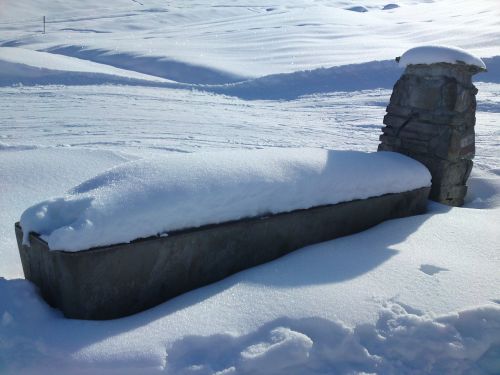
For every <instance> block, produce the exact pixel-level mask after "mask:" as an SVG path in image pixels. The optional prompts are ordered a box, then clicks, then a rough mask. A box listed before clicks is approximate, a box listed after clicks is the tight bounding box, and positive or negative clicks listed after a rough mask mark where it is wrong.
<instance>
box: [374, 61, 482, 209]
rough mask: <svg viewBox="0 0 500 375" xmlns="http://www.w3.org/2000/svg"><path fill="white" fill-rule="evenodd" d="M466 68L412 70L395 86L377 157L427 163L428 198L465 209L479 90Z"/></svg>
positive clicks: (472, 70)
mask: <svg viewBox="0 0 500 375" xmlns="http://www.w3.org/2000/svg"><path fill="white" fill-rule="evenodd" d="M480 71H481V68H479V67H477V66H472V65H466V64H450V63H434V64H429V65H424V64H418V65H408V66H407V67H406V70H405V72H404V74H403V75H402V76H401V78H400V79H399V80H398V81H397V82H396V84H395V86H394V89H393V92H392V95H391V100H390V104H389V105H388V106H387V114H386V115H385V117H384V124H385V125H386V126H385V127H384V128H383V129H382V132H383V134H381V135H380V141H381V143H380V145H379V147H378V149H379V151H395V152H399V153H402V154H405V155H408V156H410V157H412V158H414V159H416V160H418V161H420V162H421V163H423V164H424V165H425V166H427V168H428V169H429V171H430V172H431V174H432V189H431V195H430V198H431V199H433V200H436V201H438V202H441V203H444V204H447V205H452V206H461V205H462V204H463V203H464V197H465V194H466V193H467V187H466V182H467V179H468V177H469V174H470V172H471V169H472V159H473V158H474V154H475V141H474V140H475V135H474V125H475V123H476V116H475V113H476V94H477V89H476V87H475V86H474V85H473V84H472V76H473V75H474V74H476V73H478V72H480Z"/></svg>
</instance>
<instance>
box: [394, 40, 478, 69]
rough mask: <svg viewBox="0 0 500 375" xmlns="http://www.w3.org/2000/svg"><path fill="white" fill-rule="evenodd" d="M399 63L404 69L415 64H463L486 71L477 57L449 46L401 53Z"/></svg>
mask: <svg viewBox="0 0 500 375" xmlns="http://www.w3.org/2000/svg"><path fill="white" fill-rule="evenodd" d="M399 63H400V64H401V66H404V67H407V66H408V65H417V64H426V65H429V64H435V63H450V64H457V63H463V64H467V65H473V66H477V67H478V68H480V69H484V70H486V65H485V64H484V62H483V60H481V59H480V58H479V57H477V56H475V55H473V54H471V53H469V52H467V51H465V50H463V49H461V48H457V47H450V46H420V47H415V48H412V49H410V50H408V51H406V52H405V53H403V55H402V56H401V59H400V60H399Z"/></svg>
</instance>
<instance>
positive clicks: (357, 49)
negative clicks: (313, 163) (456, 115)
mask: <svg viewBox="0 0 500 375" xmlns="http://www.w3.org/2000/svg"><path fill="white" fill-rule="evenodd" d="M105 4H106V3H103V2H101V1H97V0H87V1H76V0H69V1H68V0H66V1H63V0H59V1H56V0H54V1H33V0H18V1H11V2H0V276H1V278H0V373H1V374H4V373H6V374H39V373H42V374H54V373H61V374H66V373H68V374H100V373H105V374H108V373H113V374H150V373H151V374H156V373H162V372H163V373H167V374H214V373H218V374H260V373H262V374H358V373H377V374H423V373H431V374H461V373H464V374H498V373H500V229H499V228H500V177H499V176H500V154H499V151H498V148H499V146H500V130H499V124H500V8H499V7H498V2H497V1H496V0H490V1H488V0H481V1H472V0H470V1H466V0H458V1H452V0H441V1H431V0H421V1H419V0H404V1H403V0H402V1H398V2H394V3H389V2H388V1H379V0H372V1H365V2H360V3H352V2H350V1H346V0H330V1H327V0H317V1H313V0H303V1H299V0H292V1H288V2H286V5H285V4H284V2H273V1H270V0H263V1H262V2H254V1H249V2H248V1H245V2H243V1H240V0H237V1H231V2H222V1H210V2H209V1H205V0H198V1H196V2H195V1H187V2H179V4H176V3H174V2H166V1H160V0H116V1H114V2H113V5H112V6H111V5H105ZM391 4H394V5H391ZM43 15H45V16H46V18H47V24H46V33H45V34H42V33H41V31H42V22H41V17H42V16H43ZM419 44H451V45H456V46H458V47H461V48H465V49H467V50H470V51H471V52H473V53H475V54H476V55H478V56H480V57H482V58H483V60H484V62H485V63H486V65H487V67H488V69H489V72H488V73H482V74H479V75H477V76H476V77H475V81H476V83H475V84H476V86H477V87H478V89H479V94H478V112H477V125H476V148H477V152H476V153H477V155H476V159H475V167H474V170H473V173H472V176H471V179H470V180H469V185H470V189H469V194H468V196H467V198H466V205H465V207H463V208H449V207H445V206H442V205H439V204H436V203H430V206H429V213H428V214H425V215H420V216H416V217H411V218H405V219H399V220H392V221H389V222H385V223H383V224H381V225H378V226H377V227H375V228H372V229H370V230H368V231H365V232H362V233H359V234H356V235H353V236H349V237H344V238H340V239H337V240H334V241H330V242H326V243H322V244H318V245H315V246H310V247H308V248H305V249H301V250H299V251H297V252H295V253H292V254H290V255H288V256H286V257H284V258H281V259H279V260H277V261H274V262H271V263H269V264H266V265H263V266H260V267H256V268H254V269H250V270H247V271H244V272H241V273H239V274H237V275H234V276H232V277H230V278H228V279H226V280H223V281H221V282H219V283H216V284H214V285H210V286H207V287H205V288H201V289H198V290H195V291H193V292H191V293H188V294H185V295H183V296H180V297H178V298H175V299H174V300H171V301H169V302H167V303H164V304H162V305H160V306H157V307H155V308H153V309H150V310H148V311H145V312H143V313H140V314H137V315H134V316H131V317H127V318H123V319H118V320H114V321H105V322H90V321H77V320H68V319H65V318H63V317H62V315H61V313H60V312H58V311H57V310H54V309H51V308H50V307H48V306H47V305H46V304H45V303H44V302H43V300H42V299H41V298H40V297H39V295H38V294H37V292H36V290H35V289H34V288H33V287H32V286H31V284H29V283H28V282H26V281H25V280H22V277H23V274H22V269H21V265H20V260H19V256H18V253H17V244H16V242H15V238H14V230H13V225H14V222H15V221H18V220H19V218H20V215H21V213H22V212H23V211H24V210H25V209H26V208H27V207H29V206H31V205H33V204H35V203H37V202H40V201H43V200H45V199H48V198H50V197H54V196H61V195H63V194H64V193H65V192H66V191H67V190H68V189H70V188H71V187H73V186H75V185H78V184H79V183H80V182H82V181H84V180H86V179H88V178H91V177H92V176H94V175H96V174H98V173H101V172H104V171H105V170H107V169H108V168H110V167H113V166H116V165H119V164H121V163H123V162H126V161H130V160H136V159H142V158H147V157H151V156H162V155H166V154H168V155H171V154H174V153H180V152H184V153H185V152H198V151H217V150H226V149H257V148H277V147H279V148H283V147H286V148H289V147H313V148H323V149H336V150H356V151H374V150H376V147H377V144H378V135H379V134H380V128H381V125H382V117H383V115H384V113H385V106H386V104H387V102H388V99H389V96H390V93H391V88H392V85H393V84H394V82H395V81H396V79H397V78H398V76H399V75H400V74H401V69H400V68H398V66H397V64H396V63H395V62H394V61H393V59H394V57H396V56H400V55H401V54H402V53H403V52H404V51H405V50H406V49H408V48H410V47H413V46H415V45H419Z"/></svg>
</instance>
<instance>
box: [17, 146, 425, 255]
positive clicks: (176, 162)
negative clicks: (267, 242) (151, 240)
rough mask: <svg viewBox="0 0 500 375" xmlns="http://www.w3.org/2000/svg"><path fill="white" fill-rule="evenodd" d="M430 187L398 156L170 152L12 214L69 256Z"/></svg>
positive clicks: (416, 166) (413, 164) (420, 171)
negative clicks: (210, 226) (178, 232)
mask: <svg viewBox="0 0 500 375" xmlns="http://www.w3.org/2000/svg"><path fill="white" fill-rule="evenodd" d="M429 185H430V174H429V171H428V170H427V169H426V168H425V167H424V166H423V165H422V164H420V163H419V162H417V161H415V160H412V159H410V158H408V157H406V156H403V155H400V154H397V153H390V152H376V153H362V152H354V151H329V150H323V149H281V150H253V151H248V150H246V151H237V152H235V151H224V152H216V153H195V154H176V155H169V156H165V157H158V158H154V159H145V160H138V161H134V162H130V163H124V164H122V165H120V166H117V167H115V168H113V169H110V170H109V171H107V172H105V173H103V174H101V175H98V176H96V177H94V178H92V179H90V180H88V181H86V182H84V183H82V184H80V185H79V186H77V187H75V188H74V189H72V190H71V191H70V192H69V193H68V194H67V195H66V196H64V197H60V198H54V199H50V200H47V201H44V202H41V203H39V204H37V205H35V206H32V207H30V208H29V209H27V210H26V211H25V212H24V213H23V214H22V216H21V226H22V228H23V231H24V233H25V239H24V241H25V243H27V234H28V233H29V232H37V233H39V234H41V235H42V238H43V239H44V240H46V241H47V242H48V245H49V248H50V249H52V250H63V249H64V250H67V251H78V250H84V249H88V248H91V247H94V246H104V245H110V244H116V243H123V242H129V241H132V240H134V239H137V238H142V237H148V236H152V235H157V234H160V233H166V232H169V231H174V230H180V229H185V228H191V227H198V226H201V225H205V224H216V223H221V222H225V221H230V220H237V219H241V218H247V217H255V216H260V215H265V214H270V213H272V214H274V213H280V212H288V211H292V210H297V209H306V208H310V207H314V206H320V205H325V204H334V203H339V202H343V201H350V200H354V199H363V198H368V197H373V196H379V195H383V194H387V193H398V192H403V191H409V190H413V189H417V188H421V187H424V186H429Z"/></svg>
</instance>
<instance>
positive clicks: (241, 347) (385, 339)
mask: <svg viewBox="0 0 500 375" xmlns="http://www.w3.org/2000/svg"><path fill="white" fill-rule="evenodd" d="M273 324H280V325H281V326H278V327H276V328H273ZM269 330H270V331H269ZM499 334H500V307H497V306H494V305H485V306H478V307H475V308H471V309H467V310H462V311H459V312H455V313H451V314H446V315H441V316H437V317H435V316H430V315H427V314H423V313H422V312H420V311H418V310H414V309H412V308H411V307H408V306H403V305H401V304H398V303H396V302H387V303H384V306H383V307H382V309H381V311H380V313H379V317H378V320H377V322H376V323H375V324H365V325H358V326H356V327H354V328H350V327H348V326H346V325H345V324H343V323H342V322H339V321H332V320H327V319H322V318H319V317H316V318H308V319H297V320H294V319H284V318H281V319H278V320H277V321H276V322H271V324H269V325H268V326H265V327H261V328H260V329H259V330H257V331H256V332H252V333H250V334H248V335H246V336H236V337H235V336H231V335H214V336H211V337H210V336H209V337H201V336H191V337H188V338H184V339H183V340H180V341H179V342H176V343H174V345H173V346H172V347H171V348H169V349H167V351H168V360H167V366H166V370H167V371H168V373H172V374H188V373H190V372H189V370H190V369H193V367H194V366H195V365H196V366H197V368H198V369H200V370H201V371H200V373H203V374H214V373H216V374H256V373H263V372H264V373H266V374H274V375H280V374H283V375H285V374H358V373H363V374H364V373H370V374H372V373H373V374H375V373H376V374H416V373H426V374H466V373H467V374H468V373H473V374H494V373H497V371H498V370H499V369H500V361H499V360H498V358H497V357H496V356H497V355H498V353H499V350H500V346H499V345H500V336H499ZM255 342H257V343H255ZM193 351H194V352H195V353H196V355H195V356H194V358H191V360H187V358H189V356H190V355H191V356H192V352H193ZM423 364H424V367H423V366H422V365H423Z"/></svg>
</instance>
